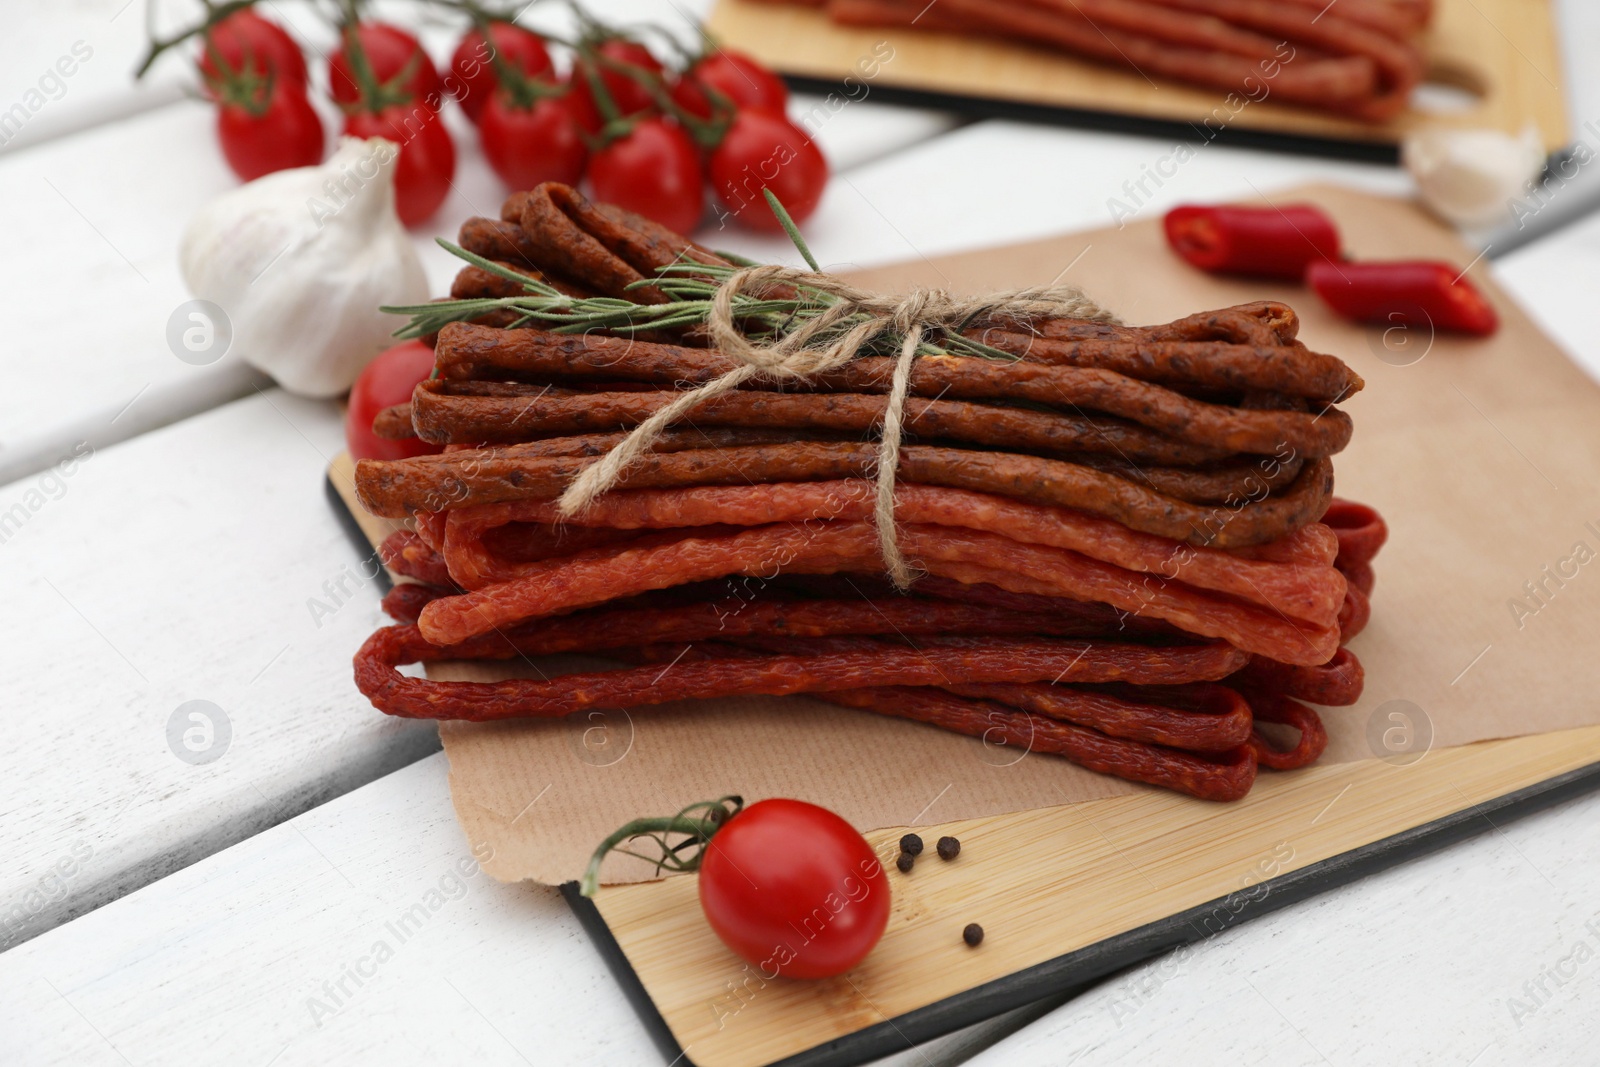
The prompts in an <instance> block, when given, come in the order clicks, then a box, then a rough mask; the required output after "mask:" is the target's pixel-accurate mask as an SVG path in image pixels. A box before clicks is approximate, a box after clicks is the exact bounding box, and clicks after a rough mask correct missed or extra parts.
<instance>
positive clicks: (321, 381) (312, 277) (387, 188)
mask: <svg viewBox="0 0 1600 1067" xmlns="http://www.w3.org/2000/svg"><path fill="white" fill-rule="evenodd" d="M397 158H398V152H397V150H396V148H395V145H394V144H393V143H391V142H389V141H385V140H382V139H379V138H373V139H372V140H360V139H358V138H354V137H346V138H343V139H341V141H340V143H339V148H338V150H337V151H335V152H334V154H333V155H332V156H331V157H329V159H328V160H327V162H325V163H322V164H320V165H318V166H315V167H297V168H295V169H293V170H284V171H278V172H277V173H275V174H268V175H266V176H265V177H262V178H257V179H256V180H255V181H253V182H249V183H248V184H245V185H242V186H240V187H239V188H237V189H234V190H232V191H230V192H227V193H224V194H223V195H222V196H219V197H218V198H217V199H215V200H213V201H212V202H211V203H209V204H207V205H206V206H205V207H203V208H201V209H200V211H199V212H198V213H197V214H196V215H195V217H194V219H193V220H191V221H190V223H189V227H188V229H187V230H186V231H185V232H184V235H183V241H182V244H181V245H180V247H179V252H178V256H179V262H180V265H181V267H182V271H183V280H184V282H185V283H187V285H188V286H189V291H190V292H191V293H192V294H193V295H194V296H196V297H199V298H201V299H204V300H210V301H212V302H213V303H215V304H217V305H218V306H219V307H221V308H222V310H223V311H224V312H225V313H226V314H227V316H228V318H229V321H230V322H231V324H232V327H233V341H232V344H231V347H230V352H229V355H230V356H232V355H237V356H238V357H239V358H241V359H243V360H244V361H245V362H246V363H249V364H250V365H251V366H253V367H256V368H258V369H259V370H262V371H265V372H266V373H267V374H269V375H271V376H272V378H273V379H274V380H275V381H276V382H277V383H278V384H279V385H281V386H283V387H284V388H285V389H287V390H289V391H290V392H291V393H298V394H299V395H301V396H309V397H331V396H337V395H339V394H340V393H342V392H344V391H345V390H346V389H348V388H350V384H351V383H352V382H354V381H355V379H356V375H358V374H359V373H361V369H362V368H363V367H365V366H366V365H367V363H368V362H369V361H370V360H371V359H372V357H373V356H375V355H377V354H378V353H379V352H381V351H383V350H384V349H385V348H388V347H390V346H391V345H393V344H395V343H396V341H395V339H394V337H393V336H392V335H393V333H394V331H395V330H396V329H397V328H399V327H400V326H401V325H403V324H404V323H403V320H401V319H399V318H397V317H396V316H393V315H385V314H383V313H381V312H380V311H379V310H378V307H379V305H381V304H420V303H423V302H424V301H426V300H427V299H428V280H427V276H426V275H425V274H424V273H423V270H422V263H421V261H420V260H419V259H418V258H417V251H416V249H415V248H414V247H413V246H412V244H411V240H410V238H409V237H407V236H406V231H405V227H403V226H402V225H401V224H400V218H399V216H398V215H397V214H396V213H395V201H394V169H395V160H396V159H397Z"/></svg>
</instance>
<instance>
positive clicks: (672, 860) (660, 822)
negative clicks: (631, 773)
mask: <svg viewBox="0 0 1600 1067" xmlns="http://www.w3.org/2000/svg"><path fill="white" fill-rule="evenodd" d="M743 808H744V798H743V797H739V796H732V795H730V796H725V797H718V798H717V799H716V800H705V801H701V802H700V803H698V804H690V805H689V806H688V807H686V808H684V809H682V810H681V811H679V812H678V813H677V814H676V815H669V816H665V817H661V816H657V817H653V818H643V819H634V820H633V821H632V822H630V823H627V824H626V825H624V826H622V827H620V828H619V829H617V830H616V831H614V832H613V833H612V834H610V835H609V836H608V837H607V838H606V839H605V840H604V841H602V842H600V847H599V848H597V849H595V851H594V855H593V856H591V857H590V858H589V867H588V869H587V870H586V871H584V873H583V879H582V880H581V881H580V882H579V883H578V890H579V892H581V893H582V894H583V895H584V896H586V897H592V896H594V894H595V891H596V890H598V889H599V888H600V865H601V864H602V863H603V862H605V858H606V856H607V855H608V854H609V853H611V852H622V853H624V854H626V855H629V856H638V857H639V858H640V859H644V860H647V861H649V862H651V863H654V864H655V865H656V873H657V874H659V873H661V872H662V871H664V870H673V871H695V870H699V869H700V859H701V857H702V856H703V855H704V854H705V847H706V843H707V842H709V841H710V840H711V838H712V836H713V835H714V834H716V832H717V831H718V830H720V829H722V828H723V827H724V826H726V825H727V823H728V820H729V819H731V818H733V817H734V816H735V815H737V814H739V812H740V811H741V810H742V809H743ZM669 834H671V835H674V836H678V837H681V838H682V840H680V841H677V842H675V843H674V842H669V841H668V840H667V835H669ZM641 837H646V838H649V839H650V840H651V841H654V842H655V843H656V845H657V847H659V848H660V850H661V856H660V857H659V858H657V859H652V858H651V857H649V856H642V855H640V854H639V853H637V852H631V851H629V850H628V849H625V848H623V847H622V846H623V845H624V844H626V843H627V842H629V841H634V840H637V839H638V838H641Z"/></svg>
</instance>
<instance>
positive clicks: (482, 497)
mask: <svg viewBox="0 0 1600 1067" xmlns="http://www.w3.org/2000/svg"><path fill="white" fill-rule="evenodd" d="M720 432H721V433H730V432H735V431H720ZM736 432H738V433H742V434H749V435H759V434H760V433H761V432H762V431H755V430H744V431H736ZM705 433H706V435H707V436H708V437H709V436H711V435H714V434H717V433H719V431H715V430H708V431H705ZM779 433H780V435H781V433H782V431H780V432H779ZM790 433H791V436H792V432H790ZM597 437H598V435H597ZM562 440H568V441H571V440H578V439H574V438H557V439H555V441H556V442H559V441H562ZM688 440H692V438H671V441H672V442H673V443H674V446H675V445H676V443H677V442H679V441H688ZM554 450H556V446H555V444H554V442H534V443H532V444H524V445H508V446H505V447H501V448H488V449H478V450H472V451H466V452H446V453H443V454H441V455H436V456H418V457H414V458H412V459H404V460H361V461H360V462H358V463H357V464H356V478H355V481H356V492H357V495H358V496H359V497H360V499H361V503H362V506H364V507H365V508H366V509H367V510H368V511H369V512H371V513H372V514H374V515H380V516H385V517H389V518H404V517H405V516H406V515H409V514H410V513H411V512H414V511H440V510H444V509H445V508H454V507H465V506H467V505H471V504H498V503H507V502H512V501H519V500H553V499H555V498H557V497H558V496H560V494H561V492H562V491H563V490H564V489H565V488H566V486H567V484H568V483H569V482H570V481H571V480H572V479H573V478H574V477H576V476H577V474H578V473H579V472H580V471H581V470H582V469H583V468H584V467H586V466H587V465H588V464H589V463H591V462H593V460H592V458H590V457H588V456H562V455H551V452H552V451H554ZM876 462H877V446H876V445H872V444H866V443H863V444H851V443H845V442H793V443H790V444H786V445H750V446H730V447H725V448H702V449H696V450H693V451H684V452H677V453H672V454H667V453H665V451H664V450H661V451H657V452H655V453H652V454H650V455H646V456H643V457H641V458H640V459H639V460H638V461H637V462H636V463H635V464H634V465H633V466H632V467H630V468H629V469H628V470H627V471H626V472H625V473H624V474H623V476H622V478H621V479H619V483H618V487H619V488H646V489H648V488H679V487H687V486H695V485H727V484H739V483H764V482H795V481H823V480H831V479H837V478H847V477H861V476H864V475H867V474H869V473H870V472H871V471H872V470H873V469H874V464H875V463H876ZM899 474H900V477H901V478H902V479H903V481H904V482H906V483H912V484H921V485H938V486H944V487H947V488H952V489H972V490H976V491H979V492H991V493H997V494H1000V495H1003V496H1007V497H1012V498H1016V499H1021V500H1028V501H1032V502H1034V503H1039V504H1052V505H1056V506H1060V507H1070V508H1076V509H1078V510H1081V511H1086V512H1089V513H1090V514H1093V515H1099V516H1102V517H1104V518H1109V519H1113V520H1115V521H1117V522H1120V523H1122V524H1123V525H1124V526H1128V527H1131V528H1133V529H1135V530H1140V531H1143V532H1145V533H1151V534H1156V535H1158V536H1161V537H1169V538H1172V539H1173V540H1175V541H1187V542H1189V543H1191V544H1195V545H1213V546H1215V547H1219V548H1234V547H1238V546H1242V545H1253V544H1261V543H1263V542H1267V541H1274V540H1277V539H1278V538H1280V537H1283V536H1285V535H1286V534H1288V533H1290V532H1292V531H1294V530H1297V529H1299V528H1300V527H1302V526H1305V525H1307V524H1309V523H1311V522H1314V521H1315V520H1316V518H1317V517H1318V516H1319V515H1321V514H1322V512H1323V511H1324V510H1326V502H1327V499H1328V497H1329V496H1330V495H1331V494H1332V491H1333V466H1332V464H1331V463H1329V461H1328V460H1326V459H1319V460H1316V461H1314V462H1311V463H1307V464H1306V465H1305V467H1304V468H1303V469H1302V470H1301V472H1300V474H1299V476H1298V477H1297V478H1296V479H1295V480H1294V482H1293V483H1292V484H1291V485H1290V486H1289V487H1288V488H1287V489H1286V490H1284V491H1283V492H1281V493H1277V494H1272V495H1270V496H1264V498H1262V499H1258V500H1250V499H1245V500H1240V501H1238V502H1229V503H1227V504H1222V505H1216V506H1208V505H1204V504H1190V503H1188V502H1187V501H1182V500H1176V499H1174V498H1172V497H1168V496H1163V495H1162V494H1160V493H1156V492H1154V491H1152V490H1149V489H1146V488H1145V487H1143V486H1141V485H1138V484H1136V483H1133V482H1130V481H1127V480H1125V479H1121V478H1117V477H1115V476H1114V475H1109V474H1103V473H1101V472H1100V471H1096V470H1092V469H1090V468H1087V467H1083V466H1080V465H1077V464H1072V463H1067V462H1064V461H1061V460H1050V459H1042V458H1039V457H1037V456H1023V455H1015V454H1012V453H1005V452H973V451H966V450H961V449H950V448H938V447H934V446H929V445H907V446H905V447H903V448H902V449H901V450H900V471H899Z"/></svg>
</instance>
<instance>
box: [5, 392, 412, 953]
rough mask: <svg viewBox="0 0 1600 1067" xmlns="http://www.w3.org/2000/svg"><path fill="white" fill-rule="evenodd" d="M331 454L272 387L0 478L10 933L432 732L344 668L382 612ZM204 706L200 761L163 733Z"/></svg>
mask: <svg viewBox="0 0 1600 1067" xmlns="http://www.w3.org/2000/svg"><path fill="white" fill-rule="evenodd" d="M342 447H343V427H342V422H341V419H340V416H339V412H338V410H337V408H336V407H335V405H333V404H332V403H326V402H324V403H312V402H307V401H303V400H297V399H295V398H293V397H290V396H287V395H285V394H283V393H281V392H279V391H277V390H270V391H267V392H265V393H262V394H259V395H252V396H251V397H249V398H247V399H245V400H241V401H238V402H236V403H233V404H229V405H226V406H224V407H221V408H218V409H217V410H215V411H212V412H209V413H207V414H205V415H201V416H198V417H196V418H193V419H189V420H186V421H185V422H182V423H180V424H178V425H176V426H171V427H168V428H166V429H163V430H158V431H156V432H153V433H149V434H145V435H143V436H141V437H140V438H139V439H137V440H135V441H131V442H127V443H125V444H122V445H119V446H115V447H112V448H104V449H99V450H96V451H94V452H93V453H92V454H88V455H87V456H86V458H83V459H81V460H79V461H78V462H76V463H75V464H74V465H73V466H72V467H71V468H69V469H57V468H52V469H51V470H50V471H48V472H46V473H45V474H43V475H39V476H35V477H31V478H27V479H24V480H23V481H20V482H14V483H12V484H10V485H7V486H5V487H3V488H0V534H3V536H4V543H3V544H0V560H3V565H0V601H3V602H4V603H5V605H6V611H5V612H4V613H0V645H3V646H4V647H5V648H6V649H8V654H7V657H6V662H7V664H8V665H9V667H10V671H9V674H10V677H9V678H8V679H7V682H6V701H5V721H6V733H7V736H8V738H9V743H8V744H7V745H6V746H5V748H4V750H3V751H0V850H3V852H4V854H5V857H6V862H5V863H4V864H0V947H9V946H10V945H13V944H16V943H18V942H20V941H21V940H23V939H25V938H27V937H29V936H31V935H33V934H35V933H38V932H40V931H42V930H45V929H49V928H50V927H52V926H55V925H56V924H58V923H60V922H62V921H64V920H66V919H68V918H70V917H72V916H74V915H77V914H81V913H82V912H84V911H86V910H88V909H90V908H93V907H97V906H99V905H101V904H104V903H106V902H107V901H110V900H114V899H116V898H117V897H120V896H122V895H123V894H124V893H126V892H127V891H128V890H130V889H133V888H135V887H137V886H140V885H144V884H146V883H148V882H150V881H152V880H154V879H156V878H159V877H161V876H162V875H165V874H167V873H168V872H170V871H173V870H176V869H178V868H181V867H185V866H187V865H189V864H190V863H193V862H194V861H195V860H197V859H199V858H201V857H202V856H206V855H209V854H211V853H213V852H215V851H217V850H218V849H220V848H224V847H226V846H227V845H230V844H232V843H234V842H236V841H239V840H242V839H244V838H246V837H248V836H249V835H251V834H253V833H255V832H257V831H258V830H261V829H264V828H266V827H269V826H272V825H274V824H276V823H278V822H281V821H282V820H283V819H284V818H286V817H287V816H288V815H290V814H293V813H295V812H298V811H301V810H304V809H305V808H307V807H309V806H311V805H314V804H317V803H320V802H322V801H323V800H326V799H327V798H328V797H330V796H333V795H337V794H338V793H341V792H344V791H346V790H348V789H350V788H352V787H354V786H356V785H360V784H362V783H364V782H367V781H370V780H371V779H373V778H374V777H377V776H379V775H382V774H386V773H388V772H389V771H392V770H394V769H396V768H397V767H401V766H404V765H405V764H407V763H409V762H411V761H413V760H415V759H417V758H419V757H421V756H423V755H425V754H427V753H429V752H431V751H433V750H434V749H435V748H436V747H437V744H438V735H437V731H436V730H435V728H434V726H433V724H431V723H422V722H405V721H401V720H397V719H390V718H388V717H387V716H382V715H378V714H376V713H375V712H374V711H373V710H372V708H371V706H370V705H369V704H368V703H367V701H366V700H365V699H364V698H362V697H361V695H360V694H359V693H358V692H357V691H356V689H355V685H354V682H353V681H352V678H351V670H350V658H351V656H352V655H354V653H355V650H356V649H357V648H358V647H359V646H360V644H361V642H362V640H364V639H365V637H366V635H367V634H369V633H370V632H371V631H372V630H373V629H375V628H376V627H377V626H378V625H380V624H381V621H382V619H381V613H380V612H379V611H378V608H377V602H378V596H379V594H378V592H377V589H376V587H375V586H374V585H373V584H372V583H371V582H370V581H366V582H363V581H362V580H361V578H360V574H361V564H362V561H363V557H362V554H361V553H359V552H358V551H357V550H356V548H355V546H354V545H353V543H352V542H351V541H350V540H349V539H348V538H347V537H346V535H345V533H344V531H343V530H342V529H341V528H340V526H339V524H338V523H337V521H336V520H335V518H334V515H333V513H332V511H331V510H330V509H329V506H328V503H327V501H326V500H325V499H324V496H323V489H322V480H323V472H324V469H325V468H326V465H327V462H328V459H329V458H330V457H332V456H333V455H335V454H336V453H337V452H338V451H339V450H340V449H341V448H342ZM367 573H368V574H371V573H372V570H371V567H370V565H369V567H368V568H367ZM314 608H316V610H315V611H314V610H313V609H314ZM193 700H204V701H210V702H212V703H213V704H215V705H216V707H217V708H219V709H220V713H218V714H213V715H212V718H213V719H217V720H218V721H217V723H216V727H217V729H216V731H215V732H214V734H213V740H214V741H215V742H216V744H217V745H218V746H219V751H220V752H221V755H220V758H217V759H215V761H214V762H210V763H206V764H202V765H192V764H191V763H188V762H185V761H184V759H182V758H180V755H179V754H178V752H179V749H183V745H181V744H180V745H178V746H177V747H176V748H175V747H173V746H172V745H169V735H168V728H169V722H170V721H171V720H172V718H173V716H174V715H175V713H177V711H178V709H179V707H180V706H181V705H184V704H186V703H187V702H189V701H193ZM186 715H187V713H185V721H184V723H183V724H182V726H181V727H180V729H179V731H178V732H179V734H180V735H181V734H182V733H183V732H184V731H185V730H187V729H188V728H189V727H190V726H192V725H200V726H203V724H198V723H189V722H188V721H187V719H186ZM219 715H220V716H222V717H225V718H226V720H227V723H228V727H229V730H228V732H229V733H230V734H231V738H230V739H229V740H228V741H227V745H226V747H225V748H220V745H221V743H222V737H223V732H222V729H221V726H222V723H221V719H220V718H219ZM191 740H192V743H193V744H195V745H197V746H199V747H207V746H204V745H201V742H202V741H203V740H204V739H203V737H202V736H201V735H199V734H196V735H194V736H193V738H192V739H191ZM185 751H186V750H185ZM75 857H76V858H78V859H81V860H82V862H74V859H75ZM62 861H65V863H66V865H67V866H68V867H70V868H72V873H71V874H70V876H61V875H60V874H59V872H57V871H56V865H57V864H58V863H59V862H62ZM53 872H55V873H53Z"/></svg>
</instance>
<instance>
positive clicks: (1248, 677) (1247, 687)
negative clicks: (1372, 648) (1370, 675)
mask: <svg viewBox="0 0 1600 1067" xmlns="http://www.w3.org/2000/svg"><path fill="white" fill-rule="evenodd" d="M1365 682H1366V672H1365V671H1363V670H1362V667H1361V661H1360V660H1358V659H1356V656H1355V653H1354V652H1351V651H1350V650H1349V649H1348V648H1341V649H1339V651H1338V652H1337V653H1335V654H1334V657H1333V658H1332V659H1330V660H1329V661H1328V662H1327V663H1322V664H1317V665H1315V666H1307V665H1300V666H1295V665H1292V664H1288V663H1278V662H1277V661H1275V660H1272V659H1268V658H1267V657H1265V656H1253V657H1251V659H1250V663H1249V665H1248V666H1246V667H1245V668H1244V669H1243V670H1241V671H1240V672H1239V673H1238V674H1235V675H1233V676H1232V677H1230V678H1229V679H1228V685H1230V686H1233V687H1234V688H1236V689H1239V690H1240V691H1241V692H1244V693H1246V694H1250V693H1276V694H1278V695H1279V696H1286V697H1292V698H1294V699H1295V700H1304V701H1307V702H1309V703H1312V704H1321V705H1323V706H1324V707H1331V708H1332V707H1349V706H1350V705H1352V704H1354V703H1355V702H1356V701H1358V700H1360V699H1361V690H1362V687H1363V686H1364V685H1365Z"/></svg>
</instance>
